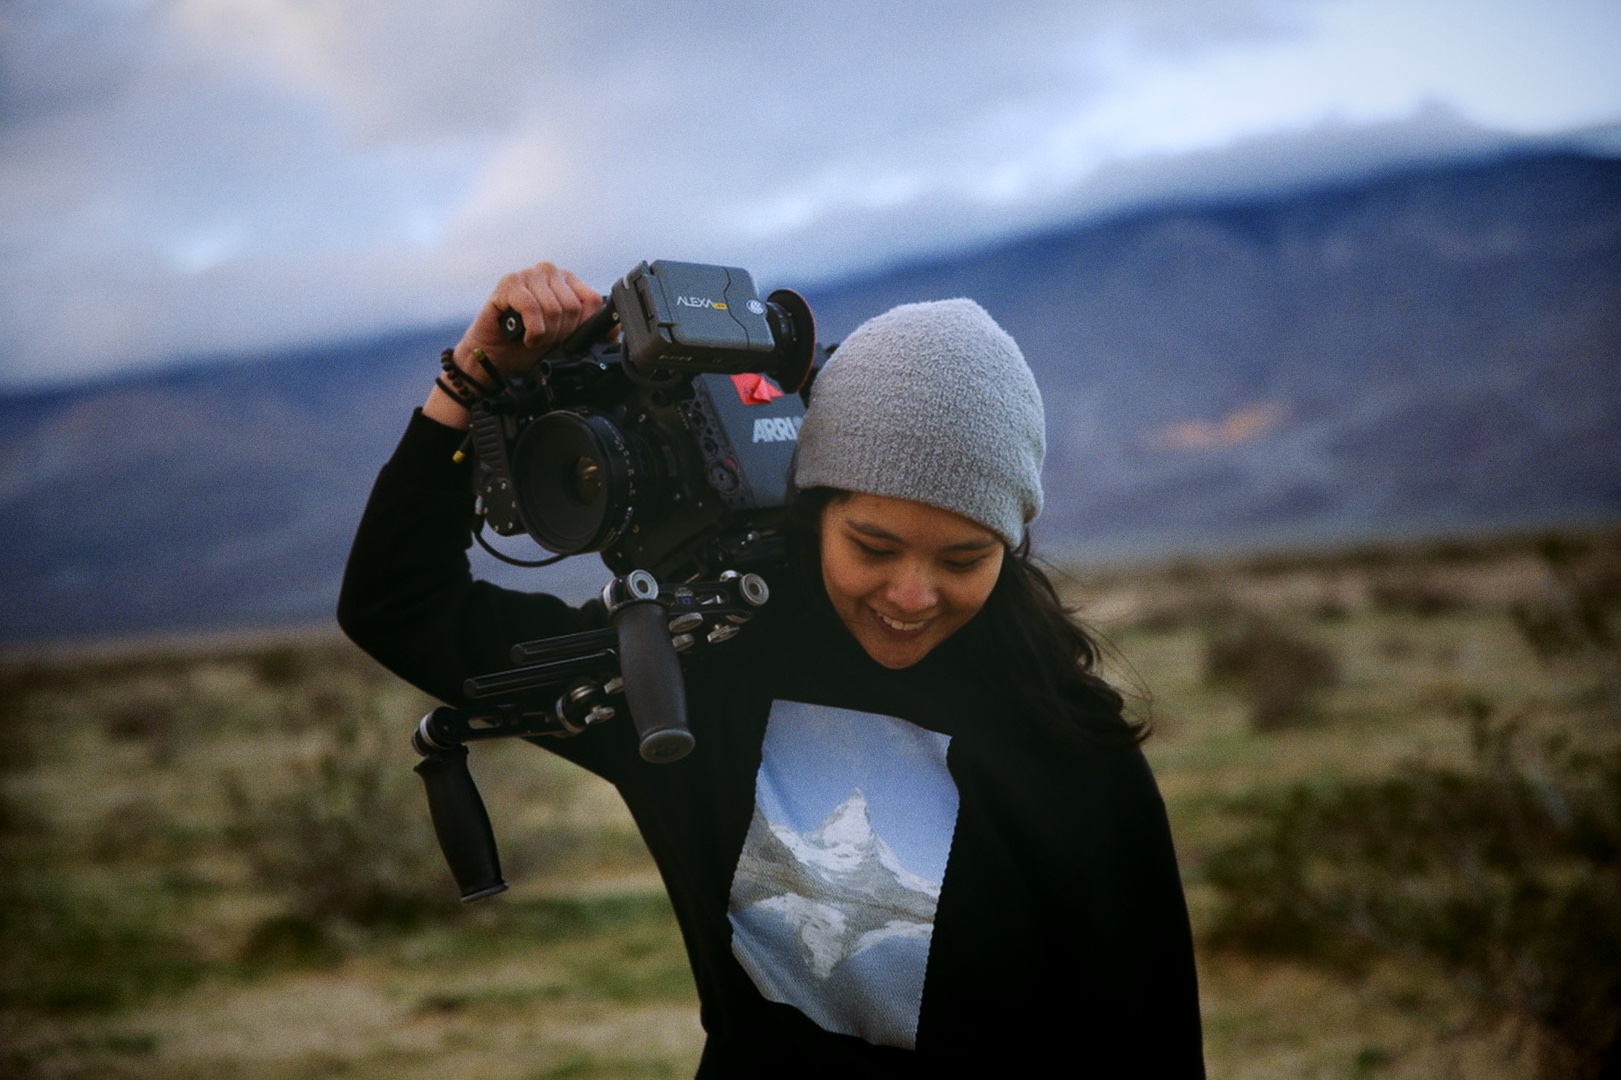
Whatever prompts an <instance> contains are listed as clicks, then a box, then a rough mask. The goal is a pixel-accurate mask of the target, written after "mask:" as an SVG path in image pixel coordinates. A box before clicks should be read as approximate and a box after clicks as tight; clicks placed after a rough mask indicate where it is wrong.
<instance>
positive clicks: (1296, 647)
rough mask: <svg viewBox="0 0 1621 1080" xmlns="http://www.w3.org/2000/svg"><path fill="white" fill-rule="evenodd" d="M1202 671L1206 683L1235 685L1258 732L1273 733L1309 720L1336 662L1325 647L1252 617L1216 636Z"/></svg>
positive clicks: (1330, 681)
mask: <svg viewBox="0 0 1621 1080" xmlns="http://www.w3.org/2000/svg"><path fill="white" fill-rule="evenodd" d="M1204 673H1205V679H1206V681H1207V682H1211V683H1214V684H1217V685H1228V686H1233V687H1235V688H1236V689H1237V690H1238V692H1239V693H1240V694H1241V695H1242V696H1243V697H1244V699H1245V702H1246V703H1247V704H1248V705H1249V709H1250V721H1251V723H1252V724H1254V726H1255V728H1256V730H1258V731H1271V730H1277V729H1279V728H1285V727H1289V726H1292V725H1295V724H1299V723H1301V722H1303V721H1305V720H1307V719H1309V718H1310V717H1311V716H1312V714H1313V713H1314V712H1315V711H1316V707H1317V704H1318V700H1319V698H1320V697H1321V695H1322V693H1323V692H1324V691H1326V690H1327V689H1328V688H1329V687H1331V686H1333V685H1334V683H1335V682H1337V681H1338V678H1339V664H1338V663H1337V662H1336V660H1335V658H1334V654H1333V653H1332V652H1330V651H1329V650H1328V648H1327V647H1325V646H1323V645H1320V644H1318V643H1316V642H1314V641H1311V640H1309V639H1307V638H1304V637H1299V636H1296V635H1294V634H1291V633H1289V632H1288V631H1286V630H1285V629H1283V627H1282V626H1280V625H1279V624H1278V623H1276V622H1274V621H1272V620H1270V619H1265V618H1262V617H1260V616H1256V615H1251V616H1248V617H1246V618H1244V619H1241V620H1235V621H1231V622H1229V623H1228V624H1227V625H1226V626H1224V627H1222V628H1221V629H1219V630H1217V631H1216V632H1215V634H1214V635H1213V636H1212V637H1211V639H1210V642H1209V645H1208V646H1207V648H1206V650H1205V661H1204Z"/></svg>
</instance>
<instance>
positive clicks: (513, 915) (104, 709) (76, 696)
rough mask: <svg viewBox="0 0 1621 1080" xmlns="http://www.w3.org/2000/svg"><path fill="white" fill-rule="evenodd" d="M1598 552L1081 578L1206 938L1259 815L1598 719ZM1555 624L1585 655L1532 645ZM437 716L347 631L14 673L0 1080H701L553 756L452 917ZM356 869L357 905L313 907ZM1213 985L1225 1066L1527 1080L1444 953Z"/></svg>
mask: <svg viewBox="0 0 1621 1080" xmlns="http://www.w3.org/2000/svg"><path fill="white" fill-rule="evenodd" d="M1600 538H1601V542H1602V543H1609V544H1610V545H1611V548H1610V550H1613V548H1614V537H1613V535H1610V536H1608V538H1607V539H1605V537H1604V534H1600ZM1581 539H1582V538H1578V540H1581ZM1583 542H1585V541H1583ZM1578 564H1579V566H1585V565H1587V564H1585V563H1581V560H1580V559H1578V560H1577V561H1576V563H1571V564H1566V566H1565V569H1560V568H1558V567H1554V568H1553V569H1550V564H1549V562H1548V561H1547V559H1546V558H1545V557H1544V555H1543V554H1541V553H1539V548H1538V546H1537V543H1536V542H1532V541H1521V540H1515V539H1512V538H1511V539H1508V540H1493V541H1490V542H1483V543H1480V544H1476V545H1474V546H1472V547H1471V546H1470V545H1453V546H1452V547H1451V548H1449V549H1446V550H1435V549H1430V550H1422V549H1399V548H1398V549H1392V550H1391V551H1389V552H1386V553H1383V554H1380V553H1377V552H1350V553H1342V554H1340V555H1334V556H1328V555H1324V556H1313V557H1311V558H1298V559H1292V560H1288V559H1274V560H1265V561H1251V562H1249V563H1242V564H1239V563H1229V564H1222V565H1210V566H1197V565H1182V566H1178V567H1170V568H1163V567H1162V568H1149V569H1145V570H1139V571H1134V572H1131V573H1129V574H1128V573H1124V572H1121V573H1117V574H1113V575H1109V576H1097V577H1094V578H1093V579H1091V580H1089V581H1083V583H1082V592H1081V593H1080V598H1081V599H1082V600H1083V601H1085V603H1086V610H1085V612H1084V614H1086V615H1087V616H1089V617H1090V618H1091V619H1092V620H1093V622H1094V623H1096V624H1099V625H1100V628H1101V629H1102V630H1103V631H1104V632H1105V634H1106V635H1107V636H1108V638H1109V639H1110V640H1111V641H1112V643H1113V651H1112V654H1111V658H1110V664H1111V669H1112V672H1113V675H1114V677H1115V678H1116V679H1117V681H1119V682H1122V683H1123V684H1125V685H1126V686H1128V687H1136V688H1137V689H1138V693H1137V695H1136V697H1135V707H1136V708H1137V709H1138V711H1139V712H1142V713H1145V714H1146V715H1148V716H1149V717H1150V718H1151V719H1152V720H1153V721H1154V723H1155V725H1156V728H1157V731H1156V734H1155V736H1154V738H1153V739H1152V740H1151V741H1150V743H1149V744H1148V753H1149V756H1150V758H1151V760H1152V761H1153V764H1154V767H1155V769H1156V772H1157V774H1158V776H1159V779H1160V784H1161V787H1162V790H1163V791H1164V793H1165V796H1166V800H1167V805H1168V806H1169V808H1170V812H1171V816H1172V819H1173V827H1174V829H1175V832H1176V837H1177V842H1178V849H1179V855H1180V858H1181V860H1182V862H1183V866H1184V870H1185V876H1186V879H1187V882H1188V895H1189V901H1190V905H1191V907H1192V910H1193V914H1194V918H1195V923H1196V930H1198V931H1199V932H1200V933H1201V934H1203V932H1204V931H1205V930H1206V929H1207V928H1208V927H1209V926H1211V925H1212V922H1213V920H1214V919H1215V917H1216V915H1217V914H1218V910H1219V908H1220V904H1221V897H1220V896H1219V895H1218V893H1217V892H1216V890H1214V889H1213V888H1212V887H1211V886H1210V885H1209V884H1207V883H1206V881H1205V880H1204V876H1203V872H1204V867H1205V866H1206V865H1207V863H1208V860H1209V859H1210V858H1211V857H1212V856H1213V855H1214V853H1216V852H1218V851H1219V850H1221V849H1222V847H1223V846H1224V845H1228V844H1230V843H1232V842H1233V841H1234V840H1235V839H1237V838H1239V837H1241V836H1242V835H1244V831H1245V829H1246V827H1247V825H1246V822H1245V820H1244V819H1243V818H1242V817H1241V816H1240V815H1238V814H1236V813H1235V812H1234V811H1233V804H1234V801H1235V800H1237V799H1241V798H1245V797H1253V796H1255V795H1256V794H1257V793H1265V792H1269V791H1271V792H1276V791H1280V790H1283V789H1284V788H1286V787H1288V786H1289V785H1291V784H1294V783H1297V782H1307V783H1310V784H1313V785H1320V786H1322V785H1334V784H1338V783H1347V782H1354V781H1357V780H1359V779H1367V780H1374V779H1378V778H1381V777H1386V776H1389V775H1391V774H1392V773H1393V772H1394V770H1396V769H1397V767H1398V766H1399V765H1400V764H1401V763H1403V762H1406V761H1413V760H1418V761H1424V762H1428V763H1430V764H1431V765H1433V766H1436V767H1442V766H1459V765H1463V764H1466V763H1467V762H1468V761H1469V760H1470V758H1471V742H1470V731H1469V726H1468V724H1467V723H1466V722H1465V721H1464V719H1462V717H1463V714H1464V713H1465V712H1466V711H1467V708H1468V703H1470V702H1476V703H1480V702H1484V703H1486V704H1487V705H1488V706H1489V707H1490V708H1492V709H1494V710H1498V712H1499V714H1506V713H1508V712H1512V711H1514V710H1522V711H1524V710H1530V712H1531V713H1534V714H1535V715H1536V716H1537V717H1544V718H1555V719H1557V718H1559V717H1569V716H1576V715H1581V716H1591V715H1593V714H1594V710H1595V708H1596V707H1597V703H1600V702H1602V701H1604V700H1607V699H1606V698H1605V696H1604V695H1605V692H1606V691H1605V689H1604V687H1605V685H1606V682H1605V680H1606V679H1608V678H1611V677H1612V675H1611V674H1607V672H1609V671H1610V669H1608V668H1606V667H1605V663H1606V660H1605V658H1604V657H1603V656H1599V655H1595V654H1592V653H1591V650H1588V651H1583V650H1582V649H1574V650H1573V649H1571V648H1569V647H1566V646H1567V645H1568V639H1569V638H1570V634H1571V631H1570V627H1569V626H1568V625H1567V624H1566V623H1562V622H1559V621H1558V620H1559V619H1561V618H1565V617H1566V616H1564V615H1562V614H1561V611H1563V610H1565V609H1562V608H1560V607H1559V605H1558V604H1557V603H1555V602H1554V601H1556V600H1557V599H1558V596H1559V593H1558V591H1557V590H1558V587H1559V582H1558V575H1559V574H1560V573H1567V574H1570V573H1576V572H1577V571H1575V570H1571V569H1569V567H1570V566H1573V565H1578ZM1581 572H1582V573H1587V572H1588V571H1586V570H1582V571H1581ZM1599 577H1600V578H1602V575H1599ZM1243 618H1264V619H1265V620H1267V621H1268V624H1269V625H1270V626H1272V627H1274V628H1276V630H1277V631H1278V632H1279V633H1280V634H1283V635H1286V636H1290V637H1292V638H1295V639H1298V640H1309V641H1310V642H1312V643H1314V645H1316V646H1317V647H1320V648H1321V649H1323V650H1324V651H1325V652H1326V653H1327V654H1328V655H1330V656H1331V657H1332V660H1333V665H1334V671H1335V678H1334V679H1333V680H1332V682H1324V683H1322V684H1321V685H1317V686H1315V687H1314V688H1313V689H1312V693H1311V696H1310V702H1309V709H1305V710H1301V711H1300V712H1299V714H1298V715H1292V716H1291V717H1290V719H1291V720H1293V721H1297V722H1290V723H1286V724H1283V725H1281V726H1274V728H1273V729H1272V730H1264V728H1265V725H1262V727H1261V728H1258V727H1257V724H1256V723H1255V720H1256V717H1255V714H1254V709H1255V702H1254V699H1253V696H1252V695H1251V691H1250V690H1249V689H1247V688H1246V686H1245V685H1244V680H1243V679H1238V680H1233V679H1225V680H1224V679H1220V678H1216V679H1213V678H1211V671H1210V664H1209V661H1210V648H1211V642H1212V640H1213V636H1214V635H1215V634H1216V633H1217V632H1218V629H1219V628H1220V627H1222V626H1231V625H1235V623H1234V620H1235V619H1243ZM1527 619H1530V620H1532V621H1533V622H1536V624H1537V625H1538V626H1540V627H1542V628H1543V629H1542V632H1543V639H1542V640H1543V641H1544V642H1547V641H1554V642H1556V643H1565V644H1560V645H1559V647H1558V648H1555V647H1554V646H1551V645H1550V646H1546V647H1545V648H1544V651H1543V654H1542V655H1539V653H1538V652H1537V651H1535V650H1534V649H1533V648H1532V647H1531V645H1529V644H1528V638H1527V635H1526V633H1525V632H1524V629H1523V627H1524V626H1525V624H1526V621H1527ZM1537 620H1540V622H1537ZM1567 622H1568V620H1567ZM1550 626H1551V627H1553V629H1551V630H1550V629H1548V627H1550ZM1560 635H1563V636H1562V637H1561V636H1560ZM1150 692H1151V693H1150ZM427 705H428V703H427V702H426V701H424V700H422V699H421V698H420V696H419V695H417V694H415V693H414V692H413V691H411V690H409V689H407V688H404V687H402V686H400V685H399V684H398V683H397V682H395V681H394V680H392V679H390V678H388V677H387V676H385V675H384V674H383V673H381V672H380V671H378V670H377V669H376V668H375V667H374V666H373V665H372V664H371V663H370V662H369V661H367V660H366V659H365V658H363V657H361V656H359V655H358V654H357V653H355V652H354V651H353V650H352V649H350V648H349V647H348V646H347V645H345V644H343V643H341V642H338V641H335V640H333V639H330V638H319V639H311V640H306V641H302V642H300V641H275V642H263V641H261V642H248V643H245V644H240V645H228V646H217V645H216V646H212V647H203V646H195V645H194V646H191V647H188V648H185V649H179V650H171V651H168V652H164V651H162V650H157V651H154V650H142V651H127V650H126V651H124V652H119V653H111V654H102V655H96V656H79V657H62V656H57V657H45V658H33V659H15V658H14V659H13V661H12V662H11V663H9V664H6V665H0V737H3V738H4V739H5V740H6V743H7V745H8V748H10V752H9V753H8V755H7V757H6V759H5V760H4V762H3V763H0V902H3V903H0V1075H6V1076H13V1075H14V1076H20V1077H47V1076H49V1077H92V1076H94V1077H130V1078H146V1077H160V1076H161V1077H181V1078H185V1077H213V1076H227V1075H228V1076H233V1077H244V1078H265V1080H270V1078H282V1077H289V1078H290V1077H302V1076H309V1075H345V1076H354V1077H373V1076H375V1077H384V1076H387V1077H416V1076H423V1077H427V1076H430V1075H431V1076H435V1077H437V1076H443V1075H477V1076H487V1077H497V1078H500V1077H514V1078H517V1077H524V1078H538V1077H598V1076H600V1077H638V1076H647V1077H656V1076H681V1075H690V1074H691V1071H692V1069H693V1067H694V1065H695V1063H696V1060H697V1054H698V1052H699V1049H700V1047H701V1042H702V1033H701V1031H700V1030H699V1029H698V1026H697V1022H696V1007H695V1001H694V998H693V994H692V989H691V983H690V978H689V976H688V975H687V974H686V970H685V958H684V955H683V952H682V949H681V944H680V940H679V936H678V935H677V933H676V931H675V928H674V923H673V919H672V918H671V916H670V913H669V909H668V905H667V904H666V903H665V901H664V900H663V899H662V896H661V895H660V893H659V891H658V882H657V876H656V874H655V873H654V872H653V870H652V867H651V865H650V863H649V861H648V860H647V857H646V855H645V852H644V851H642V849H641V847H640V842H639V840H638V839H637V838H636V836H635V833H634V830H633V828H632V826H631V824H630V822H629V819H628V815H626V813H625V812H624V810H623V809H622V807H620V806H619V805H618V803H617V800H616V799H615V797H614V795H613V793H612V791H611V790H610V789H607V788H605V787H604V786H603V785H601V784H600V783H599V782H597V781H595V780H594V779H592V778H591V777H589V776H586V775H583V774H580V773H577V772H575V771H572V770H570V769H569V768H567V767H566V766H564V765H563V764H562V763H560V762H557V761H555V760H554V759H552V758H550V757H549V756H548V755H545V754H543V753H540V752H538V751H535V750H534V749H533V748H531V747H528V746H525V745H521V744H508V745H485V746H481V747H479V748H478V750H477V752H476V753H475V756H474V762H473V768H474V771H475V773H476V775H477V777H478V780H479V784H480V787H481V789H482V790H483V792H484V795H485V798H486V801H487V802H488V804H489V808H490V812H491V816H492V818H493V819H494V822H495V826H496V830H497V834H498V836H499V837H500V840H501V843H502V855H503V862H504V864H505V865H506V867H507V870H508V876H509V878H510V879H512V880H513V881H514V884H515V887H514V889H513V890H512V892H510V893H508V894H506V895H505V896H503V897H501V898H499V899H497V900H494V901H487V902H484V903H482V904H480V905H477V906H475V907H472V908H467V909H455V908H453V907H448V909H447V908H445V907H441V905H440V903H439V900H438V897H440V896H442V897H444V898H446V899H448V898H451V897H453V895H454V894H453V887H452V885H451V883H450V879H449V875H448V872H446V871H445V870H444V868H443V867H442V866H441V865H439V863H438V861H437V858H436V855H435V853H434V852H433V850H432V848H431V845H430V846H426V847H425V846H424V845H423V844H422V843H421V841H422V840H423V839H424V838H426V837H427V836H428V835H429V832H428V825H427V822H426V811H425V808H424V807H423V805H422V803H421V800H420V791H419V789H418V788H417V787H416V784H417V781H416V779H415V777H413V776H411V774H410V771H409V770H410V766H411V764H413V762H414V755H413V754H412V752H411V750H410V748H409V746H408V745H407V741H406V738H407V736H408V733H409V731H410V729H411V727H412V725H413V724H414V722H415V720H416V718H417V717H418V716H420V715H421V713H422V711H424V710H425V708H426V707H427ZM1550 722H1551V721H1550ZM344 740H348V741H347V743H345V742H344ZM334 761H339V762H348V763H349V764H350V765H351V766H353V767H352V768H349V770H348V771H347V772H344V771H343V770H341V769H340V770H339V772H338V774H332V771H331V770H332V768H333V762H334ZM323 769H325V770H326V772H323ZM323 776H324V777H326V780H324V781H322V782H320V783H317V782H314V781H316V780H320V779H321V778H322V777H323ZM323 784H325V786H324V787H323ZM368 785H370V786H368ZM232 791H235V792H237V794H236V796H235V798H234V801H233V797H232V795H231V792H232ZM367 792H370V794H367ZM368 799H369V800H370V801H367V800H368ZM346 808H347V809H346ZM299 821H301V822H303V825H302V826H301V828H302V830H303V833H302V834H300V833H299V831H298V830H293V829H287V828H278V823H286V822H299ZM333 829H340V830H342V831H345V836H346V840H345V843H347V844H349V845H350V846H349V847H347V848H343V849H342V850H343V851H345V852H348V853H349V854H347V855H342V856H341V857H338V858H336V859H334V858H333V856H332V851H331V850H330V848H324V847H323V844H322V842H321V839H322V837H323V836H325V835H326V834H327V833H329V832H331V831H332V830H333ZM356 852H359V853H360V854H358V855H357V854H355V853H356ZM379 860H381V863H379ZM351 864H354V865H351ZM383 864H386V866H387V868H388V869H387V872H386V873H382V872H379V871H378V870H377V867H378V866H379V865H383ZM346 874H347V875H350V879H349V880H348V881H347V885H346V887H349V886H354V887H357V888H358V887H359V886H364V888H363V889H361V890H360V892H354V891H350V892H345V891H344V890H343V889H337V890H333V889H330V888H328V889H326V891H325V892H323V890H322V888H320V887H315V886H322V885H330V884H332V883H333V879H334V878H341V877H343V876H344V875H346ZM301 878H303V879H304V880H303V883H302V884H300V879H301ZM424 883H426V884H427V885H428V886H429V888H428V889H427V890H425V891H424V890H423V888H422V886H423V885H424ZM338 884H345V883H344V882H338ZM366 890H371V891H370V892H367V891H366ZM379 890H380V891H381V892H380V893H379ZM356 895H365V896H370V897H372V900H373V901H375V900H376V897H377V896H378V895H382V896H383V902H381V903H380V904H379V903H373V902H370V901H368V902H367V903H359V904H355V903H352V902H350V900H352V898H353V897H354V896H356ZM344 897H349V898H350V900H345V899H343V898H344ZM1200 964H1201V976H1202V981H1203V990H1204V1009H1205V1017H1206V1025H1207V1054H1208V1058H1209V1063H1210V1071H1211V1075H1212V1076H1213V1077H1216V1078H1262V1077H1324V1078H1329V1077H1347V1078H1350V1077H1421V1076H1424V1077H1429V1076H1440V1077H1446V1076H1458V1077H1471V1078H1472V1077H1505V1078H1507V1077H1528V1076H1531V1075H1532V1073H1533V1070H1534V1067H1535V1060H1534V1056H1533V1055H1532V1053H1531V1051H1530V1049H1528V1048H1527V1046H1526V1045H1525V1044H1524V1042H1523V1041H1517V1039H1516V1031H1515V1030H1514V1029H1512V1028H1511V1027H1506V1026H1503V1025H1499V1024H1494V1023H1491V1022H1487V1021H1483V1020H1482V1019H1481V1016H1480V1014H1479V1012H1478V1011H1477V1010H1476V1009H1475V1008H1474V1007H1473V1004H1472V1001H1471V999H1470V998H1469V997H1468V996H1467V995H1466V994H1464V993H1463V992H1462V991H1460V990H1459V989H1458V988H1457V987H1456V986H1455V985H1454V984H1453V983H1452V982H1450V981H1449V980H1448V979H1447V978H1446V977H1445V975H1444V973H1443V972H1442V971H1440V970H1439V969H1437V968H1436V967H1434V966H1433V965H1429V964H1427V963H1425V962H1424V961H1420V960H1414V959H1408V960H1402V959H1394V958H1385V959H1381V960H1379V961H1377V962H1375V963H1372V964H1371V965H1366V966H1364V967H1363V968H1362V969H1360V970H1359V971H1358V972H1357V973H1350V972H1346V971H1334V970H1329V969H1320V968H1317V967H1312V966H1308V965H1305V964H1303V963H1300V962H1292V961H1285V960H1280V959H1275V958H1272V959H1269V958H1263V957H1257V956H1252V955H1247V954H1244V953H1241V952H1237V951H1233V950H1231V949H1228V950H1217V949H1213V948H1209V947H1201V954H1200Z"/></svg>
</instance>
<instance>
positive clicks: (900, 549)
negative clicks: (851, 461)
mask: <svg viewBox="0 0 1621 1080" xmlns="http://www.w3.org/2000/svg"><path fill="white" fill-rule="evenodd" d="M821 546H822V581H823V583H824V584H825V585H826V586H827V595H828V598H829V599H830V600H832V601H833V610H834V611H836V612H838V615H839V618H841V619H843V620H844V624H845V625H846V626H848V627H849V628H850V633H852V634H854V635H855V639H856V640H857V641H858V642H860V643H861V647H862V648H863V649H865V650H866V651H867V655H868V656H870V657H872V658H873V659H874V660H876V661H878V663H880V664H882V665H883V666H884V667H887V668H894V669H900V668H905V667H911V666H912V665H913V664H915V663H917V662H918V661H919V660H921V659H923V658H924V657H925V656H927V655H929V653H930V651H932V650H933V649H934V647H935V646H936V645H938V644H940V643H941V642H942V641H944V640H946V638H948V637H950V636H951V635H952V634H954V633H956V632H957V631H958V630H960V629H961V628H962V626H963V624H964V623H966V622H968V620H969V619H972V618H973V617H974V616H975V615H976V614H978V613H979V609H980V608H982V607H984V606H985V600H986V598H987V597H989V596H990V595H991V588H992V587H993V586H994V585H995V584H996V578H997V575H998V574H1000V573H1001V571H1002V554H1003V544H1002V541H1001V539H1000V538H999V537H998V536H997V535H996V534H995V533H993V532H991V531H990V530H989V529H987V528H985V527H984V526H983V525H980V524H978V523H976V522H973V521H969V520H968V519H967V518H965V517H963V516H962V515H960V514H954V513H952V512H951V511H949V510H941V509H938V508H937V507H933V506H925V505H923V504H922V503H916V502H910V501H908V500H906V499H891V498H888V497H886V496H883V495H864V494H860V493H856V494H852V495H849V496H843V497H839V498H835V499H834V500H833V501H832V502H830V503H829V504H828V505H827V507H826V508H825V509H824V510H823V511H822V522H821Z"/></svg>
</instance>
